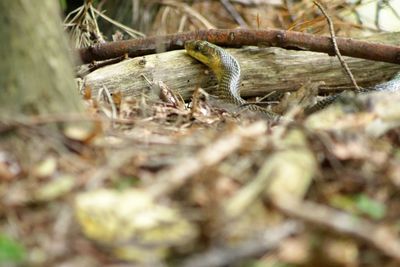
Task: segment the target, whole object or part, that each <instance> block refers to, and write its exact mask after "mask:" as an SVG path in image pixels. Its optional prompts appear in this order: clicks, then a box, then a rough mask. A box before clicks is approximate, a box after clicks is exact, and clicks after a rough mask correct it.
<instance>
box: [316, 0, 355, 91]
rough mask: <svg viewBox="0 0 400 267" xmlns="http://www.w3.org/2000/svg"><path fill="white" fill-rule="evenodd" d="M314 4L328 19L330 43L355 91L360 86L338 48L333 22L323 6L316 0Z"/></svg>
mask: <svg viewBox="0 0 400 267" xmlns="http://www.w3.org/2000/svg"><path fill="white" fill-rule="evenodd" d="M314 4H315V5H316V6H317V7H318V8H319V10H321V12H322V14H324V16H325V18H326V20H327V21H328V26H329V33H330V35H331V40H332V45H333V48H334V49H335V54H336V56H337V57H338V59H339V61H340V64H341V65H342V67H343V68H344V70H345V71H346V73H347V75H348V76H349V78H350V80H351V82H352V83H353V85H354V88H355V89H356V91H357V92H358V91H361V90H360V87H359V86H358V84H357V82H356V79H354V76H353V73H351V71H350V68H349V66H348V65H347V64H346V62H345V61H344V59H343V57H342V55H341V53H340V50H339V48H338V45H337V42H336V35H335V29H334V27H333V22H332V20H331V18H330V17H329V15H328V13H327V12H326V11H325V9H324V7H323V6H322V5H321V4H320V3H319V2H318V1H314Z"/></svg>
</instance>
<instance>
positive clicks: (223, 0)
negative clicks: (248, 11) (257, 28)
mask: <svg viewBox="0 0 400 267" xmlns="http://www.w3.org/2000/svg"><path fill="white" fill-rule="evenodd" d="M221 4H222V5H223V6H224V8H225V9H226V11H228V13H229V14H230V15H231V16H232V18H233V19H234V20H235V21H236V22H237V23H238V24H239V25H240V27H242V28H248V27H249V25H247V23H246V21H244V19H243V18H242V16H241V15H240V14H239V12H237V10H236V8H235V7H234V6H233V5H232V4H231V2H230V1H229V0H221Z"/></svg>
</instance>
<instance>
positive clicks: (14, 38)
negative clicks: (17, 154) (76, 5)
mask: <svg viewBox="0 0 400 267" xmlns="http://www.w3.org/2000/svg"><path fill="white" fill-rule="evenodd" d="M0 22H1V27H0V38H1V42H0V58H1V61H0V73H1V75H0V90H1V94H0V114H1V115H0V120H3V119H10V118H16V117H20V116H21V115H34V114H55V113H56V114H60V113H71V112H80V111H82V110H83V109H82V103H81V102H80V100H79V94H78V92H77V91H76V90H75V85H74V80H73V77H74V75H73V69H72V60H71V56H70V54H69V52H68V42H67V39H66V37H65V36H64V32H63V30H62V28H61V18H60V9H59V6H58V1H54V0H43V1H40V2H32V1H29V0H13V1H7V0H0Z"/></svg>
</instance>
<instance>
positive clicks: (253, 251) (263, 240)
mask: <svg viewBox="0 0 400 267" xmlns="http://www.w3.org/2000/svg"><path fill="white" fill-rule="evenodd" d="M300 230H301V224H299V223H297V222H294V221H287V222H285V223H283V224H281V225H279V226H277V227H273V228H270V229H268V230H265V231H264V232H262V233H261V234H260V235H259V236H258V237H256V238H253V239H251V240H247V241H243V242H240V243H239V244H237V245H236V246H234V247H222V248H212V249H210V250H208V251H206V252H204V253H201V254H198V255H195V256H192V257H190V258H189V259H187V260H186V261H184V262H183V264H182V265H181V267H220V266H221V267H222V266H237V265H238V262H240V261H243V260H245V259H248V258H251V257H259V256H262V255H264V254H265V253H267V252H268V251H271V250H273V249H276V248H277V247H278V246H279V244H280V243H281V242H282V241H283V240H285V239H286V238H288V237H289V236H291V235H293V234H296V233H297V232H299V231H300Z"/></svg>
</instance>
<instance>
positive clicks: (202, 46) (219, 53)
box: [185, 40, 400, 120]
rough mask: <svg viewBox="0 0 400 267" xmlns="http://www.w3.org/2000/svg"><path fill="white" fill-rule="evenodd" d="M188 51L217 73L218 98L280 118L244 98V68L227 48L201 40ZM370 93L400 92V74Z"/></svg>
mask: <svg viewBox="0 0 400 267" xmlns="http://www.w3.org/2000/svg"><path fill="white" fill-rule="evenodd" d="M185 49H186V52H187V53H188V54H189V55H190V56H192V57H193V58H195V59H197V60H199V61H200V62H202V63H203V64H205V65H207V66H208V67H209V68H211V70H212V71H213V72H214V73H215V75H216V77H217V80H218V83H219V85H218V89H217V91H216V92H215V93H216V95H217V96H218V97H220V98H222V99H224V100H226V101H228V102H230V103H233V104H235V105H237V106H239V107H240V106H245V107H247V108H248V109H249V110H251V111H254V112H260V113H263V114H264V115H265V116H266V117H267V119H270V120H278V119H280V116H279V115H277V114H276V113H273V112H272V111H269V110H267V109H265V108H262V107H260V106H257V105H255V104H247V103H246V101H245V100H244V99H243V98H242V97H241V96H240V65H239V63H238V61H237V60H236V59H235V58H234V57H233V56H232V55H230V54H229V53H227V52H226V51H225V50H224V49H222V48H221V47H219V46H216V45H214V44H211V43H209V42H207V41H201V40H194V41H187V42H186V43H185ZM370 91H385V92H393V91H400V74H397V75H396V76H395V77H394V78H393V79H392V80H390V81H387V82H384V83H381V84H379V85H376V86H375V87H372V88H367V89H362V90H360V92H359V93H365V92H370ZM342 98H346V93H345V92H343V93H340V94H335V95H331V96H329V97H327V98H325V99H323V100H321V101H319V102H317V103H316V104H314V105H312V106H309V107H306V108H305V113H306V114H311V113H314V112H316V111H318V110H321V109H323V108H325V107H326V106H328V105H330V104H332V103H334V102H337V101H338V100H339V99H342Z"/></svg>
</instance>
